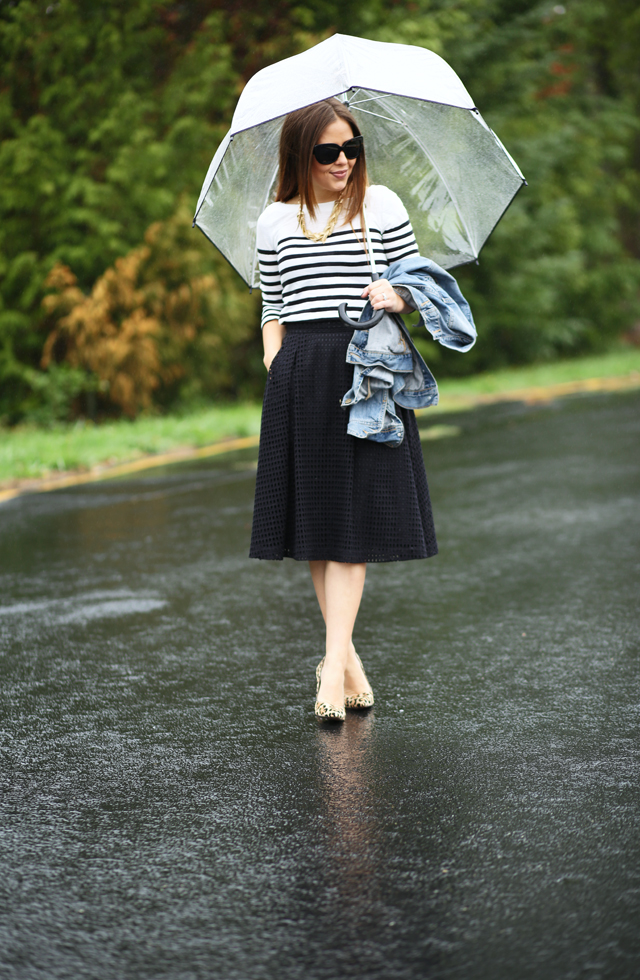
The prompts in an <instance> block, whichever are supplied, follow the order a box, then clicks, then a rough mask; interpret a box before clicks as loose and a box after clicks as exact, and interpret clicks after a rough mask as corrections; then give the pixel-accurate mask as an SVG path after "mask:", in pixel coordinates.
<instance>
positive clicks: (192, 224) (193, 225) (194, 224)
mask: <svg viewBox="0 0 640 980" xmlns="http://www.w3.org/2000/svg"><path fill="white" fill-rule="evenodd" d="M195 226H196V219H195V218H194V219H193V221H192V222H191V227H192V228H195Z"/></svg>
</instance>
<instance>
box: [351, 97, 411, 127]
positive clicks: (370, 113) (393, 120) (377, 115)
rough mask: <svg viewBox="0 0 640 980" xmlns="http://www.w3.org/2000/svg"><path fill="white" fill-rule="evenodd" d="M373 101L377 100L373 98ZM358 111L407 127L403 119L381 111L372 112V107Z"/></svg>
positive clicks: (353, 103) (353, 104) (354, 103)
mask: <svg viewBox="0 0 640 980" xmlns="http://www.w3.org/2000/svg"><path fill="white" fill-rule="evenodd" d="M389 98H391V96H389ZM366 101H367V102H368V101H369V100H368V99H367V100H366ZM371 101H375V100H373V99H372V100H371ZM351 105H352V106H355V105H357V102H352V103H351ZM358 112H366V113H367V115H368V116H376V117H377V118H378V119H384V121H385V122H390V123H395V124H396V126H404V128H405V129H406V128H407V124H406V123H404V122H403V121H402V119H389V117H388V116H381V115H380V113H379V112H372V111H371V109H358Z"/></svg>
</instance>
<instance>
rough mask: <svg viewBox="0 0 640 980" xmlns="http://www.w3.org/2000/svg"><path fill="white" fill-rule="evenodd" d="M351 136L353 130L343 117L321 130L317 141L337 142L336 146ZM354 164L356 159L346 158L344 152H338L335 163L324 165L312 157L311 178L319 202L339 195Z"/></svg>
mask: <svg viewBox="0 0 640 980" xmlns="http://www.w3.org/2000/svg"><path fill="white" fill-rule="evenodd" d="M352 137H353V132H352V130H351V126H350V125H349V123H348V122H345V120H344V119H335V120H334V121H333V122H332V123H330V124H329V125H328V126H327V128H326V129H323V130H322V133H321V134H320V138H319V139H318V143H337V144H338V146H342V144H343V143H346V141H347V140H350V139H352ZM355 165H356V160H347V158H346V156H345V155H344V153H340V156H339V157H338V159H337V160H336V162H335V163H327V164H325V165H324V166H323V165H322V164H321V163H318V161H317V160H316V158H315V157H313V162H312V164H311V180H312V182H313V190H314V192H315V195H316V200H317V201H318V203H319V204H323V203H325V202H326V201H335V200H336V199H337V198H338V197H339V196H340V194H341V193H342V191H343V190H344V189H345V187H346V186H347V181H348V180H349V177H350V175H351V171H352V170H353V168H354V167H355Z"/></svg>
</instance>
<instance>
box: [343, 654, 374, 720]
mask: <svg viewBox="0 0 640 980" xmlns="http://www.w3.org/2000/svg"><path fill="white" fill-rule="evenodd" d="M356 658H357V660H358V663H359V664H360V666H361V667H362V661H361V659H360V657H358V654H357V653H356ZM362 673H363V674H364V667H362ZM364 676H365V678H366V676H367V675H366V674H365V675H364ZM367 684H369V681H368V680H367ZM373 705H374V699H373V691H372V690H371V685H369V690H368V691H363V692H362V693H361V694H345V698H344V706H345V708H350V709H351V710H352V711H362V710H363V708H372V707H373Z"/></svg>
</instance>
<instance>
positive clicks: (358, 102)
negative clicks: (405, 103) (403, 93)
mask: <svg viewBox="0 0 640 980" xmlns="http://www.w3.org/2000/svg"><path fill="white" fill-rule="evenodd" d="M391 98H393V95H392V94H391V93H389V94H388V95H372V96H371V98H370V99H359V100H358V101H357V102H350V103H349V105H350V106H354V105H362V103H363V102H378V101H379V99H391ZM362 111H363V112H364V111H365V110H364V109H363V110H362Z"/></svg>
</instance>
